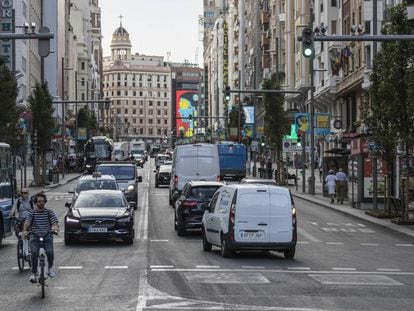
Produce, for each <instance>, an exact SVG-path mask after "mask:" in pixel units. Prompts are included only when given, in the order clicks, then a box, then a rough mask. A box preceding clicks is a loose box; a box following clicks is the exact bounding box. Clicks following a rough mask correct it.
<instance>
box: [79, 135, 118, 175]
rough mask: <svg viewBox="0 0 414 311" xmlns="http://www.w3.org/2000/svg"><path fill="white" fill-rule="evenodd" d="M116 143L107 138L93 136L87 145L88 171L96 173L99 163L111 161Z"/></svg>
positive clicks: (85, 149) (85, 148)
mask: <svg viewBox="0 0 414 311" xmlns="http://www.w3.org/2000/svg"><path fill="white" fill-rule="evenodd" d="M113 150H114V143H113V141H112V139H110V138H108V137H106V136H93V137H91V138H90V139H89V140H88V141H87V142H86V144H85V147H84V151H85V158H86V163H85V164H86V170H87V171H88V173H90V174H91V173H92V172H94V171H95V167H96V162H97V161H111V157H112V151H113Z"/></svg>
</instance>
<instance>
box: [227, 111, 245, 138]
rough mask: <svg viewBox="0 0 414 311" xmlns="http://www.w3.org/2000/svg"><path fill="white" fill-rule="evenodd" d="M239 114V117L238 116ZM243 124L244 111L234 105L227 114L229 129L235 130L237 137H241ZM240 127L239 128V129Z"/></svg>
mask: <svg viewBox="0 0 414 311" xmlns="http://www.w3.org/2000/svg"><path fill="white" fill-rule="evenodd" d="M239 113H240V115H239ZM239 116H240V124H239ZM244 123H246V115H245V113H244V110H243V108H242V107H240V105H234V106H233V107H232V109H231V111H230V113H229V124H228V127H229V128H236V129H237V133H238V134H237V135H241V132H242V130H243V128H244ZM239 125H240V128H239Z"/></svg>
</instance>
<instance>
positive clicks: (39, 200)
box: [23, 193, 59, 283]
mask: <svg viewBox="0 0 414 311" xmlns="http://www.w3.org/2000/svg"><path fill="white" fill-rule="evenodd" d="M33 201H34V203H35V204H36V206H35V208H34V210H33V212H30V213H29V214H28V215H27V218H26V221H25V223H24V227H23V234H24V236H25V237H26V238H27V237H28V236H29V232H28V230H29V227H31V231H33V232H34V233H35V234H37V235H39V236H45V238H44V242H45V250H46V255H47V262H48V265H49V266H48V268H49V269H48V275H49V277H50V278H54V277H55V276H56V274H55V271H54V269H53V260H54V254H53V236H52V235H47V233H49V231H51V230H52V231H55V232H57V233H58V232H59V225H58V219H57V217H56V214H55V213H54V212H53V211H52V210H50V209H47V208H45V204H46V202H47V200H46V195H45V194H44V193H38V194H36V195H35V196H34V199H33ZM30 250H31V252H32V275H31V276H30V279H29V280H30V282H32V283H36V282H37V261H38V256H39V239H38V238H37V237H35V236H31V237H30Z"/></svg>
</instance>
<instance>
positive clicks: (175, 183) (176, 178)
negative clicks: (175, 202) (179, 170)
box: [174, 175, 178, 187]
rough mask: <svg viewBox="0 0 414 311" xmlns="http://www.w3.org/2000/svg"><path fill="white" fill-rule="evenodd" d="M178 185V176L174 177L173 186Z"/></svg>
mask: <svg viewBox="0 0 414 311" xmlns="http://www.w3.org/2000/svg"><path fill="white" fill-rule="evenodd" d="M177 185H178V176H177V175H174V186H175V187H177Z"/></svg>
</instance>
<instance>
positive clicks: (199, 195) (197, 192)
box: [189, 186, 220, 201]
mask: <svg viewBox="0 0 414 311" xmlns="http://www.w3.org/2000/svg"><path fill="white" fill-rule="evenodd" d="M219 187H220V186H203V187H193V188H192V189H191V192H190V195H189V197H190V198H192V199H197V200H201V201H208V200H210V199H211V197H212V196H213V194H214V193H215V192H216V190H217V189H218V188H219Z"/></svg>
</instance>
